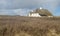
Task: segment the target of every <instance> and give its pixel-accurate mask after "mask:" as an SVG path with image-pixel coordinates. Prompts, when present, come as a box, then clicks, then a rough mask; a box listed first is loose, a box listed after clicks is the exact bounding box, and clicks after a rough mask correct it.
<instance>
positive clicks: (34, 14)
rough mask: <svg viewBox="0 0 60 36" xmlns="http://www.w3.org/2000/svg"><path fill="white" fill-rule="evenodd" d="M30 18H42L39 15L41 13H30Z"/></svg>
mask: <svg viewBox="0 0 60 36" xmlns="http://www.w3.org/2000/svg"><path fill="white" fill-rule="evenodd" d="M29 16H30V17H41V16H40V15H39V13H32V14H30V13H29Z"/></svg>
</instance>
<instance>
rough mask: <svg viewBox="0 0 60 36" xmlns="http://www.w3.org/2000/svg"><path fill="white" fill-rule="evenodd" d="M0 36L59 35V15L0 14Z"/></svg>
mask: <svg viewBox="0 0 60 36" xmlns="http://www.w3.org/2000/svg"><path fill="white" fill-rule="evenodd" d="M0 36H60V17H53V18H48V17H40V18H39V17H38V18H37V17H35V18H34V17H21V16H0Z"/></svg>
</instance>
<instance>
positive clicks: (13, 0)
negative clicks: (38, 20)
mask: <svg viewBox="0 0 60 36" xmlns="http://www.w3.org/2000/svg"><path fill="white" fill-rule="evenodd" d="M58 2H59V0H0V9H1V8H4V9H19V8H31V9H32V8H38V7H40V6H42V7H46V6H47V7H48V6H49V7H50V8H55V7H56V6H57V5H58V4H59V3H58Z"/></svg>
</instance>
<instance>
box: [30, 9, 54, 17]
mask: <svg viewBox="0 0 60 36" xmlns="http://www.w3.org/2000/svg"><path fill="white" fill-rule="evenodd" d="M33 12H34V13H39V14H44V15H47V16H53V15H52V13H51V12H50V11H48V10H47V9H39V8H38V9H36V10H34V11H33ZM33 12H31V13H33Z"/></svg>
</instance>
